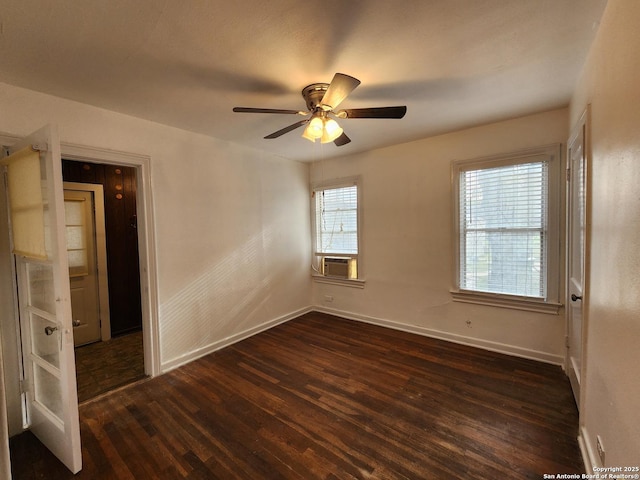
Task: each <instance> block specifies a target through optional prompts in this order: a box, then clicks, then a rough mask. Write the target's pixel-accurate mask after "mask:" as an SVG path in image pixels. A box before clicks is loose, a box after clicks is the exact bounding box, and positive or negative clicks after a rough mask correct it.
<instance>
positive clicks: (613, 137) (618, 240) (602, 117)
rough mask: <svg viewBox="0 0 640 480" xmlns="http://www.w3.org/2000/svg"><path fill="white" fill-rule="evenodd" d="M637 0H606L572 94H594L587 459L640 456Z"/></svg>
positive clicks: (624, 462)
mask: <svg viewBox="0 0 640 480" xmlns="http://www.w3.org/2000/svg"><path fill="white" fill-rule="evenodd" d="M639 25H640V2H638V1H637V0H609V3H608V5H607V8H606V10H605V13H604V15H603V18H602V21H601V24H600V28H599V30H598V34H597V37H596V40H595V42H594V44H593V46H592V48H591V52H590V55H589V58H588V61H587V64H586V66H585V69H584V72H583V75H582V78H581V79H580V82H579V84H578V88H577V89H576V93H575V94H574V97H573V100H572V102H571V123H572V124H575V123H576V122H577V120H578V118H579V116H580V114H581V113H582V111H583V110H584V109H585V108H586V106H587V104H591V118H592V123H591V144H592V163H591V165H590V167H591V169H590V170H591V171H590V182H591V184H590V188H591V214H590V224H591V225H590V229H589V235H590V241H591V247H590V249H589V252H588V255H589V261H590V272H589V273H588V279H587V280H588V281H587V292H586V295H585V305H584V308H585V312H586V318H587V320H586V321H587V346H586V361H585V362H583V365H585V367H584V368H585V372H584V373H585V374H586V377H585V379H584V381H583V384H582V390H583V396H582V411H581V412H580V423H581V428H582V429H581V434H582V440H583V441H584V444H585V446H586V449H587V452H588V454H587V458H586V459H585V460H586V461H587V463H588V464H591V465H597V466H599V461H598V459H597V454H596V436H597V435H599V436H600V437H601V438H602V441H603V446H604V449H605V452H606V458H605V463H606V465H607V466H637V465H638V464H639V463H640V372H639V371H638V365H640V348H639V341H640V193H639V192H640V189H639V187H638V182H639V180H640V83H639V79H640V55H639V53H638V52H639V51H640V28H638V26H639Z"/></svg>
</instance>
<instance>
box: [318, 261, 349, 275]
mask: <svg viewBox="0 0 640 480" xmlns="http://www.w3.org/2000/svg"><path fill="white" fill-rule="evenodd" d="M322 274H323V275H324V276H325V277H337V278H349V259H348V258H331V257H323V259H322Z"/></svg>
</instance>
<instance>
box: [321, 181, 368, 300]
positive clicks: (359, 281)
mask: <svg viewBox="0 0 640 480" xmlns="http://www.w3.org/2000/svg"><path fill="white" fill-rule="evenodd" d="M354 185H355V186H356V187H357V191H358V194H357V199H358V208H357V228H358V232H357V233H358V253H357V254H338V253H335V254H334V253H328V254H324V255H323V254H321V253H320V252H318V251H317V238H318V237H317V234H316V199H315V193H316V192H318V191H322V190H331V189H335V188H343V187H352V186H354ZM309 204H310V212H311V270H312V273H311V277H312V278H313V279H314V280H315V281H318V282H320V283H330V284H334V285H343V286H349V287H357V288H364V283H365V282H364V269H363V264H364V262H363V242H362V224H363V222H362V218H363V208H362V177H360V176H353V177H343V178H335V179H332V180H327V181H321V182H316V183H312V184H311V198H310V202H309ZM322 257H335V258H355V259H356V261H357V269H358V278H333V277H327V276H324V275H322V273H321V265H320V262H321V261H322V260H321V259H322Z"/></svg>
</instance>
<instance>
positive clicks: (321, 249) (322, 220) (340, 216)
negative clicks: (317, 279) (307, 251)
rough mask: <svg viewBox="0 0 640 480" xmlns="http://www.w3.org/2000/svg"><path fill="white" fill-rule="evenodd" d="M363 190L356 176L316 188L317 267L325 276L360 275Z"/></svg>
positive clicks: (313, 203)
mask: <svg viewBox="0 0 640 480" xmlns="http://www.w3.org/2000/svg"><path fill="white" fill-rule="evenodd" d="M359 193H360V192H359V188H358V182H357V181H356V180H348V181H342V182H339V183H332V184H323V185H319V186H316V187H315V188H314V189H313V197H312V209H313V217H312V218H313V241H314V252H313V253H314V256H315V262H314V270H315V271H316V272H317V274H319V275H320V276H322V277H326V278H335V279H342V280H356V279H358V260H359V250H360V248H359V246H360V240H359V234H358V231H359V222H360V211H359V205H360V202H359Z"/></svg>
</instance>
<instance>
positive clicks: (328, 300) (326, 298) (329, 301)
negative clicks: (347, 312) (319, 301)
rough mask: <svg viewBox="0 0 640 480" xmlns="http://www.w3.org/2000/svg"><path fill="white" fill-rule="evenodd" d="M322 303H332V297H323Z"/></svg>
mask: <svg viewBox="0 0 640 480" xmlns="http://www.w3.org/2000/svg"><path fill="white" fill-rule="evenodd" d="M324 301H325V302H327V303H331V302H333V297H332V296H331V295H325V296H324Z"/></svg>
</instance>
